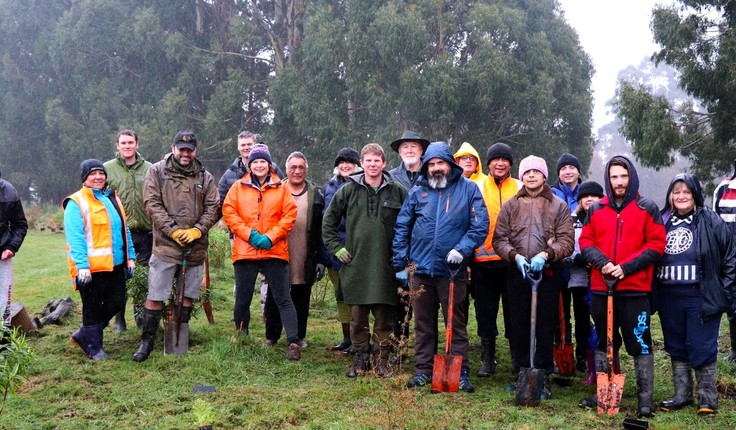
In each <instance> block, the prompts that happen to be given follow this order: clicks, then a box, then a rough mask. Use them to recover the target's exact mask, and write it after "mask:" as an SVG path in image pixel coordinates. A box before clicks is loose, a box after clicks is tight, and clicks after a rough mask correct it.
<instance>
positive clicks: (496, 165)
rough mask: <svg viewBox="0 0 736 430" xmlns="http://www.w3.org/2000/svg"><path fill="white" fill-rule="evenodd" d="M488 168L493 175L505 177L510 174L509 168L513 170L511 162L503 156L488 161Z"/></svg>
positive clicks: (498, 177)
mask: <svg viewBox="0 0 736 430" xmlns="http://www.w3.org/2000/svg"><path fill="white" fill-rule="evenodd" d="M488 168H489V169H490V172H489V173H490V174H491V175H493V177H494V178H497V179H500V178H504V177H506V175H508V174H509V170H511V162H510V161H509V160H507V159H505V158H501V157H499V158H494V159H493V160H491V162H490V163H488Z"/></svg>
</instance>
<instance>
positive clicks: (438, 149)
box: [420, 142, 463, 178]
mask: <svg viewBox="0 0 736 430" xmlns="http://www.w3.org/2000/svg"><path fill="white" fill-rule="evenodd" d="M432 158H441V159H442V160H445V161H447V162H448V163H449V164H450V171H452V170H453V169H455V170H458V171H459V172H460V174H462V172H463V169H462V167H460V166H458V165H457V163H456V162H455V159H454V158H453V157H452V152H451V151H450V147H449V146H448V145H447V143H445V142H432V143H431V144H429V146H428V147H427V150H426V151H424V156H423V157H422V168H421V169H420V171H421V173H422V176H424V177H425V178H426V177H427V162H428V161H429V160H431V159H432Z"/></svg>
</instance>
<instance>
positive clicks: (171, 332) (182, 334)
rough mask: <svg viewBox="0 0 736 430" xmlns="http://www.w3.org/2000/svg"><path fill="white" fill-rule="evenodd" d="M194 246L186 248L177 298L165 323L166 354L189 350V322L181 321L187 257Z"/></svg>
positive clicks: (179, 353)
mask: <svg viewBox="0 0 736 430" xmlns="http://www.w3.org/2000/svg"><path fill="white" fill-rule="evenodd" d="M191 251H192V248H191V247H189V246H187V247H186V248H184V257H183V258H182V262H181V273H180V274H179V281H178V282H177V288H176V299H175V301H174V303H173V306H172V308H173V310H172V312H171V318H169V319H168V320H167V321H166V324H164V355H171V354H173V355H184V354H186V353H187V352H188V351H189V324H188V323H183V324H182V322H181V317H182V308H183V307H184V290H185V288H186V284H187V264H188V263H187V259H188V258H189V253H190V252H191Z"/></svg>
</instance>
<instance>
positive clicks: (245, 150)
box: [238, 137, 256, 160]
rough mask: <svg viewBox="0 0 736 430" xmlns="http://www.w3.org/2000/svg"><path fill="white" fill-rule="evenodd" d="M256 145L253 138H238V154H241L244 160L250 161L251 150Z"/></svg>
mask: <svg viewBox="0 0 736 430" xmlns="http://www.w3.org/2000/svg"><path fill="white" fill-rule="evenodd" d="M255 144H256V141H255V140H253V138H252V137H241V138H238V152H239V153H240V156H241V157H243V159H244V160H247V159H248V156H249V155H250V150H251V148H253V145H255Z"/></svg>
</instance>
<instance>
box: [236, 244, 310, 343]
mask: <svg viewBox="0 0 736 430" xmlns="http://www.w3.org/2000/svg"><path fill="white" fill-rule="evenodd" d="M233 270H234V271H235V307H234V309H233V320H234V321H235V328H236V329H237V330H240V331H245V332H248V324H250V303H251V301H252V300H253V288H254V287H255V283H256V277H258V272H259V271H262V272H263V274H264V275H265V276H266V278H267V279H268V291H269V295H271V296H273V300H274V301H275V302H276V307H277V308H278V310H279V315H281V323H282V324H283V326H284V330H285V331H286V338H287V340H288V342H289V343H294V342H297V341H298V340H299V337H298V336H297V319H296V310H295V309H294V303H293V302H292V301H291V295H290V294H289V263H288V262H286V261H284V260H280V259H278V258H270V259H267V260H238V261H236V262H235V263H233Z"/></svg>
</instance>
